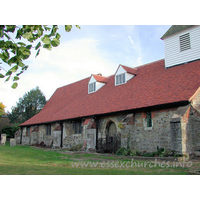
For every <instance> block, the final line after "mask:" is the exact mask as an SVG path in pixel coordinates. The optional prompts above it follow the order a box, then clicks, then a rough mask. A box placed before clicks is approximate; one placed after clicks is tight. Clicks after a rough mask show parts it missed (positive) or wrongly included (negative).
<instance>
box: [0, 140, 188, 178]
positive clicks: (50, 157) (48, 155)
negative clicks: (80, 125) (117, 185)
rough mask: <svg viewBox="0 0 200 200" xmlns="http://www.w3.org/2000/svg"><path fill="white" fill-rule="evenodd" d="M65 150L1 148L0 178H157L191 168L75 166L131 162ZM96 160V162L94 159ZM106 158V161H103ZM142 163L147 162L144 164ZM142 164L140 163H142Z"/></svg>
mask: <svg viewBox="0 0 200 200" xmlns="http://www.w3.org/2000/svg"><path fill="white" fill-rule="evenodd" d="M61 152H63V151H60V152H59V151H57V152H56V151H46V149H36V148H33V147H29V146H14V147H10V146H9V144H8V143H7V144H6V145H5V146H3V145H1V146H0V174H1V175H70V174H71V175H134V174H135V175H148V174H151V175H154V174H174V175H179V174H181V175H184V174H187V172H188V171H189V168H182V167H169V168H162V167H159V166H156V167H153V168H150V167H148V166H147V167H137V166H132V167H129V168H126V167H121V168H120V167H117V168H115V167H109V168H108V167H105V166H104V167H101V165H99V166H98V167H81V166H80V165H79V167H72V162H80V163H81V161H82V162H86V163H87V162H88V161H91V162H99V163H100V164H101V163H102V162H103V161H104V162H116V161H117V160H118V161H120V160H121V161H123V162H124V163H125V164H126V162H128V161H129V162H130V159H126V158H125V159H121V158H119V157H115V156H112V157H111V156H102V155H96V154H63V153H62V154H61ZM94 159H95V160H94ZM103 159H104V160H103ZM142 162H143V163H144V162H145V161H142ZM142 162H141V161H140V164H141V163H142ZM102 166H103V165H102Z"/></svg>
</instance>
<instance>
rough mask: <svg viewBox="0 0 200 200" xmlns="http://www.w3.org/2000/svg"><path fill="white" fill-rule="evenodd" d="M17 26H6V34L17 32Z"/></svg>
mask: <svg viewBox="0 0 200 200" xmlns="http://www.w3.org/2000/svg"><path fill="white" fill-rule="evenodd" d="M15 28H16V26H15V25H6V30H5V31H6V32H12V33H13V32H14V31H15Z"/></svg>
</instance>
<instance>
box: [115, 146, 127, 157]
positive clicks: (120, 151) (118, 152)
mask: <svg viewBox="0 0 200 200" xmlns="http://www.w3.org/2000/svg"><path fill="white" fill-rule="evenodd" d="M126 153H127V149H126V148H124V147H121V148H120V149H118V150H117V152H116V155H119V156H120V155H124V156H125V155H126Z"/></svg>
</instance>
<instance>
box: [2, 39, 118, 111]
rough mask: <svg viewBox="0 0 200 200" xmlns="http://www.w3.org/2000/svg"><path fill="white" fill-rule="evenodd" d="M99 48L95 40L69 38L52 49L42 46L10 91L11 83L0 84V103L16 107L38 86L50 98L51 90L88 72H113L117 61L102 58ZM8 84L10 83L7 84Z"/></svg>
mask: <svg viewBox="0 0 200 200" xmlns="http://www.w3.org/2000/svg"><path fill="white" fill-rule="evenodd" d="M102 55H103V54H101V52H100V51H99V49H98V41H97V40H94V39H79V40H71V41H68V42H65V43H63V44H60V46H58V47H57V48H53V49H52V50H51V51H48V50H46V49H42V50H41V53H40V55H39V56H38V57H37V58H34V55H32V56H31V57H30V60H29V62H30V64H29V68H28V69H27V71H26V72H25V73H24V74H22V75H21V77H20V80H19V86H18V87H17V89H15V90H13V89H11V88H10V85H11V84H12V81H10V83H6V84H5V83H3V81H2V82H1V83H0V84H1V88H0V93H1V94H3V95H1V96H0V102H3V103H4V105H5V106H7V109H6V110H9V111H10V109H11V106H15V104H16V102H17V101H18V99H19V98H20V97H22V96H23V95H24V94H25V92H28V91H30V90H31V89H33V88H35V87H36V86H39V88H40V89H41V90H42V92H43V93H44V94H45V95H46V98H47V99H49V98H50V97H51V95H52V94H53V92H54V91H55V90H56V89H57V88H58V87H61V86H63V85H67V84H70V83H73V82H76V81H79V80H81V79H84V78H86V77H89V76H90V75H91V74H97V73H102V74H103V75H105V76H109V75H111V74H114V73H115V71H116V69H117V67H118V64H116V63H114V62H111V61H108V60H106V59H105V58H103V57H102ZM9 84H10V85H9Z"/></svg>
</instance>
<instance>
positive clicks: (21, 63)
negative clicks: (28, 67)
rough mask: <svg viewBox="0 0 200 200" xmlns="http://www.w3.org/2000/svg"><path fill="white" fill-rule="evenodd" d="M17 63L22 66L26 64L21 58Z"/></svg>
mask: <svg viewBox="0 0 200 200" xmlns="http://www.w3.org/2000/svg"><path fill="white" fill-rule="evenodd" d="M17 64H18V65H19V66H20V67H24V66H25V64H24V63H23V62H22V61H21V60H19V61H18V63H17Z"/></svg>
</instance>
